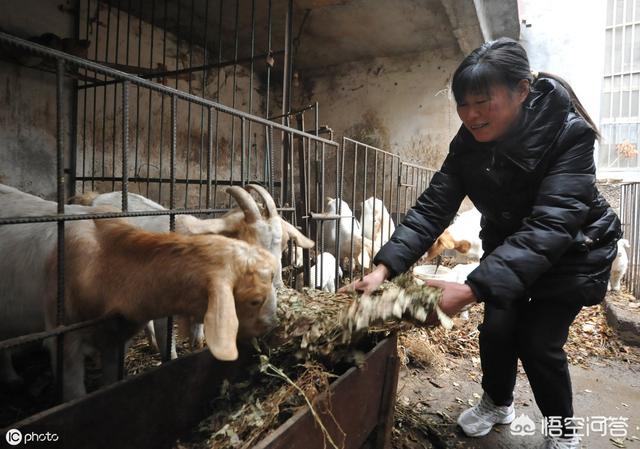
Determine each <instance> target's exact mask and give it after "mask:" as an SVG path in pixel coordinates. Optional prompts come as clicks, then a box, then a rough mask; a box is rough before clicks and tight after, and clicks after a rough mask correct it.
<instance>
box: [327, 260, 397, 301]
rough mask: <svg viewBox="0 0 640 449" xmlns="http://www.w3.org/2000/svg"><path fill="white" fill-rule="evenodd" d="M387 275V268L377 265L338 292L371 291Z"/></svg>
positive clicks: (368, 292) (367, 292)
mask: <svg viewBox="0 0 640 449" xmlns="http://www.w3.org/2000/svg"><path fill="white" fill-rule="evenodd" d="M388 277H389V269H388V268H387V267H386V266H385V265H383V264H379V265H377V266H376V267H375V268H374V269H373V271H371V273H369V274H367V275H366V276H365V277H363V278H362V279H359V280H357V281H354V282H352V283H351V284H349V285H345V286H344V287H342V288H341V289H340V290H338V292H339V293H349V292H353V291H356V292H362V293H366V294H371V293H373V292H374V291H375V290H376V289H377V288H378V287H380V285H382V283H383V282H384V281H385V280H386V279H387V278H388Z"/></svg>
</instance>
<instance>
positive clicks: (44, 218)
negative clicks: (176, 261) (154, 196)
mask: <svg viewBox="0 0 640 449" xmlns="http://www.w3.org/2000/svg"><path fill="white" fill-rule="evenodd" d="M129 181H131V179H129ZM277 210H278V211H280V212H295V208H293V207H278V208H277ZM228 211H229V209H227V208H212V209H200V208H198V209H175V210H171V209H163V210H155V211H153V210H146V211H129V212H126V213H125V212H101V213H95V214H59V215H35V216H29V217H6V218H2V219H0V225H14V224H24V223H53V222H60V221H78V220H101V219H109V218H125V217H151V216H156V215H201V214H222V213H225V212H228Z"/></svg>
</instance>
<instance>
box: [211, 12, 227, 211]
mask: <svg viewBox="0 0 640 449" xmlns="http://www.w3.org/2000/svg"><path fill="white" fill-rule="evenodd" d="M223 13H224V0H220V11H219V12H218V63H220V61H222V15H223ZM220 69H221V67H220V65H218V76H217V77H216V83H217V89H216V101H217V102H218V103H219V102H220ZM219 125H220V113H219V111H218V110H216V157H215V164H214V167H215V168H214V170H215V173H214V176H213V180H214V181H213V182H214V184H215V186H214V190H213V204H214V206H215V205H216V204H217V201H216V200H217V197H218V160H219V157H220V142H219V136H220V133H219V130H220V129H219Z"/></svg>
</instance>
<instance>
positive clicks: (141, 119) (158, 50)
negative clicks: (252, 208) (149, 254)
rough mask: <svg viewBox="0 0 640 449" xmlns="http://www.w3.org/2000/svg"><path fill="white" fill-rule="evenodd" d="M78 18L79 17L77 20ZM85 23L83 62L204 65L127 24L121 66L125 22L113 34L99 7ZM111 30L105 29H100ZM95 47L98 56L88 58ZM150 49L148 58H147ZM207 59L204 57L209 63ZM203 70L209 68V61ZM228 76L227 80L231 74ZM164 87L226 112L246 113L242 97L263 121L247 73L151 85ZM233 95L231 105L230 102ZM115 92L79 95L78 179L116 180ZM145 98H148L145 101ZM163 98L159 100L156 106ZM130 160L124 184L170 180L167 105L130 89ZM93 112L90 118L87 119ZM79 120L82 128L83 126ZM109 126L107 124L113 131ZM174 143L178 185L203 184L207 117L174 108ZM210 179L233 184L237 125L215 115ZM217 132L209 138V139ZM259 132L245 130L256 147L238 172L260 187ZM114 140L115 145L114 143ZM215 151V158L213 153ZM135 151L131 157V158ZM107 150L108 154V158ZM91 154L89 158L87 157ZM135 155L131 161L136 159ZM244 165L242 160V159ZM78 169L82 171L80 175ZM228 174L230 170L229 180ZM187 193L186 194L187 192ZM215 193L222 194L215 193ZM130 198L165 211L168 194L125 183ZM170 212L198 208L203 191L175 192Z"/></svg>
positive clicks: (148, 30) (105, 187)
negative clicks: (93, 21) (136, 197)
mask: <svg viewBox="0 0 640 449" xmlns="http://www.w3.org/2000/svg"><path fill="white" fill-rule="evenodd" d="M85 15H86V12H82V16H83V17H84V16H85ZM90 15H91V16H92V17H96V16H98V17H99V20H97V23H99V26H98V27H92V28H91V31H92V32H91V33H90V35H89V36H88V38H89V40H90V41H91V47H90V48H89V57H90V58H95V59H97V60H105V59H106V60H107V61H111V62H113V61H117V62H118V63H119V64H128V65H138V64H139V66H140V67H145V68H154V69H158V68H162V69H166V70H176V69H178V70H179V69H183V68H187V67H192V66H201V65H204V63H205V57H204V50H203V48H201V47H198V46H193V48H191V49H190V48H189V45H188V42H186V41H185V40H184V38H183V39H182V40H181V41H180V45H179V48H178V41H177V38H176V36H175V35H171V34H167V37H166V42H165V41H164V34H165V33H164V32H163V30H162V29H161V28H159V27H152V26H151V24H149V23H144V22H143V26H142V28H141V32H140V27H139V26H138V19H137V18H135V19H134V20H133V21H132V22H133V24H132V26H131V34H130V36H129V39H128V41H129V50H130V51H129V61H127V60H126V58H125V56H126V43H127V37H126V33H125V32H124V23H126V17H125V15H124V13H122V14H121V18H120V23H121V29H120V32H119V34H118V31H117V30H116V26H115V25H114V24H115V23H117V15H118V12H117V10H115V8H111V9H109V8H108V7H107V6H106V5H100V11H96V10H92V11H90ZM108 23H111V26H109V27H108V26H107V24H108ZM139 37H140V38H141V44H140V46H141V48H142V52H141V55H140V59H139V63H138V52H137V45H138V38H139ZM107 40H108V42H109V54H108V56H107V54H106V46H105V42H106V41H107ZM118 41H119V49H118V50H119V51H118V58H117V59H116V53H115V52H116V45H115V43H116V42H118ZM96 42H97V43H98V49H97V50H98V52H97V57H96V48H95V45H96ZM151 49H153V52H152V53H151V51H150V50H151ZM211 57H212V56H211V55H210V58H211ZM209 62H211V61H210V60H209ZM234 72H235V74H234ZM153 81H156V82H159V83H161V84H164V85H166V86H169V87H172V88H177V89H178V90H182V91H185V92H191V93H193V94H194V95H197V96H200V97H204V98H207V99H210V100H214V101H217V102H219V103H222V104H225V105H227V106H234V107H235V108H236V109H238V110H241V111H245V112H249V110H250V107H249V100H250V98H249V97H250V91H251V92H252V95H251V102H252V106H251V112H252V113H253V114H254V115H258V116H264V110H265V106H264V95H263V92H262V83H261V81H260V79H259V77H258V76H255V75H254V77H253V82H251V80H250V72H249V70H248V69H247V68H245V67H242V66H237V67H236V68H235V69H234V67H233V66H230V67H225V68H222V69H220V70H218V69H213V70H209V71H208V72H207V74H206V77H205V76H204V73H203V72H202V71H200V72H194V73H191V74H189V73H184V74H181V75H179V76H178V77H177V80H176V77H175V76H168V77H166V78H163V79H154V80H153ZM234 89H235V98H234V95H233V93H234ZM121 95H122V90H121V87H120V86H117V87H114V86H107V87H97V88H91V89H88V90H87V92H86V107H85V92H84V91H82V92H81V93H80V96H79V99H78V103H79V114H78V119H79V121H78V161H77V164H78V173H79V174H80V173H82V172H83V170H84V173H85V175H87V176H91V174H92V173H93V174H94V175H95V176H112V175H114V174H115V176H116V177H121V176H122V168H121V164H122V162H121V161H122V157H121V154H122V144H121V140H122V123H121V120H122V100H121ZM150 97H151V98H150ZM163 97H164V100H163ZM129 102H130V105H129V109H130V111H129V114H130V126H129V135H130V152H129V176H130V177H134V176H139V177H145V178H146V177H147V176H148V177H150V178H158V177H162V178H165V179H167V178H169V177H170V167H171V165H170V148H171V146H170V145H171V98H170V97H168V96H166V95H164V96H163V95H160V94H159V93H151V92H150V91H149V90H148V89H146V88H141V89H139V90H138V89H137V88H136V87H135V86H131V87H130V94H129ZM94 105H95V111H96V112H95V113H94ZM85 117H86V120H85ZM114 119H115V123H114ZM176 123H177V129H176V130H177V139H176V140H177V142H176V148H177V149H176V177H177V178H182V179H186V178H188V179H190V180H199V179H206V161H207V150H208V147H207V145H208V142H209V135H208V110H207V108H203V107H201V106H199V105H197V104H190V103H189V102H187V101H184V100H179V101H178V108H177V119H176ZM212 129H213V134H212V139H211V140H212V142H213V147H214V148H213V150H212V161H211V163H212V169H213V173H212V176H217V178H218V179H224V180H229V179H231V178H232V179H233V180H235V181H238V180H240V178H241V161H242V157H241V153H242V151H241V122H240V120H239V119H237V118H236V119H235V120H233V119H232V117H231V116H230V115H229V114H225V113H220V114H217V113H216V112H215V111H214V112H213V113H212ZM216 131H217V133H216ZM246 132H247V135H248V133H249V124H248V123H247V125H246ZM264 135H265V134H264V130H263V129H262V128H258V127H256V126H253V127H252V129H251V144H254V143H255V144H256V145H255V149H254V151H252V159H251V167H249V169H248V170H247V171H245V177H247V176H248V177H249V178H250V179H256V178H257V179H262V174H263V172H264V169H263V167H264V156H265V151H264ZM114 136H115V140H114ZM216 148H217V151H216ZM136 149H137V151H136ZM114 150H115V151H114ZM94 151H95V154H94ZM136 153H137V157H136ZM246 160H248V158H247V159H246ZM83 167H84V168H83ZM231 167H233V174H232V170H231ZM112 184H113V183H112V182H111V181H107V182H101V183H97V184H91V183H88V184H86V185H85V188H87V189H91V190H98V191H109V190H112V189H113V188H115V189H120V188H121V186H120V184H119V183H118V182H116V185H115V187H112ZM187 190H188V191H187ZM220 190H221V191H222V190H223V188H221V189H220ZM130 191H132V192H136V193H141V194H143V195H145V196H148V197H149V198H151V199H154V200H155V201H159V202H161V203H162V204H164V205H168V200H169V195H168V191H169V190H168V186H166V187H164V188H163V192H162V195H160V188H159V185H158V184H155V183H151V184H150V186H149V188H147V184H146V183H145V182H142V183H131V185H130ZM177 196H178V198H179V199H178V201H177V205H179V206H185V207H187V206H188V207H194V206H202V205H204V203H203V200H204V198H203V188H202V189H201V188H200V187H199V186H198V185H191V186H189V188H188V189H186V188H185V185H184V184H178V187H177ZM216 199H218V201H216V205H218V206H222V205H223V204H225V203H226V199H227V195H226V194H224V193H221V194H220V195H218V197H217V198H216Z"/></svg>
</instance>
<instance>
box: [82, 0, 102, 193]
mask: <svg viewBox="0 0 640 449" xmlns="http://www.w3.org/2000/svg"><path fill="white" fill-rule="evenodd" d="M87 20H90V19H89V18H88V19H87ZM99 23H100V4H99V3H98V1H96V27H95V31H94V35H95V39H94V42H95V47H96V48H95V55H94V59H96V60H97V59H98V47H100V41H101V39H99V38H98V37H99V33H98V32H99V27H98V24H99ZM85 72H86V70H85ZM105 79H106V77H105ZM97 104H98V89H97V88H94V89H93V117H92V122H93V133H92V136H91V137H92V145H91V146H92V148H91V150H92V156H91V176H95V174H96V146H97V141H96V122H97V118H96V116H97V113H98V107H97ZM82 175H83V176H84V175H85V173H82ZM91 190H95V181H93V180H91Z"/></svg>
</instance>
